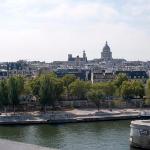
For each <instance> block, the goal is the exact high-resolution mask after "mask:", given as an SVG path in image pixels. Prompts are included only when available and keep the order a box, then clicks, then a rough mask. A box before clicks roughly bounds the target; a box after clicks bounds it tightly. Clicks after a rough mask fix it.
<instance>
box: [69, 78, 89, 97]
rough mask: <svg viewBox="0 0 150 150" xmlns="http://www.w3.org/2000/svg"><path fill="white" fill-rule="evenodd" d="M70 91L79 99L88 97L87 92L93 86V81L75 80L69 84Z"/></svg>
mask: <svg viewBox="0 0 150 150" xmlns="http://www.w3.org/2000/svg"><path fill="white" fill-rule="evenodd" d="M69 88H70V92H71V94H72V95H73V96H75V97H77V99H87V92H88V91H89V90H90V88H91V83H89V82H85V81H81V80H75V81H74V82H72V83H71V84H70V86H69Z"/></svg>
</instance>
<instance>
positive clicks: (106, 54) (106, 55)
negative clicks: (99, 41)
mask: <svg viewBox="0 0 150 150" xmlns="http://www.w3.org/2000/svg"><path fill="white" fill-rule="evenodd" d="M101 59H102V60H105V61H109V60H112V52H111V51H110V47H109V46H108V43H107V41H106V44H105V46H104V48H103V51H102V52H101Z"/></svg>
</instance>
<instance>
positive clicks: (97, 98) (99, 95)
mask: <svg viewBox="0 0 150 150" xmlns="http://www.w3.org/2000/svg"><path fill="white" fill-rule="evenodd" d="M87 97H88V100H91V101H92V102H93V103H94V104H95V105H96V107H97V109H98V111H99V109H100V106H101V105H102V101H103V100H104V93H103V91H102V90H93V89H92V90H90V91H89V92H88V93H87Z"/></svg>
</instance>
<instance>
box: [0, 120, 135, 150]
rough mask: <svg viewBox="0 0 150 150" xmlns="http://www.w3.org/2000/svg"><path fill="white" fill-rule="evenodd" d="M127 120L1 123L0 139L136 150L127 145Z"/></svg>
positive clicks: (77, 149)
mask: <svg viewBox="0 0 150 150" xmlns="http://www.w3.org/2000/svg"><path fill="white" fill-rule="evenodd" d="M129 125H130V121H108V122H95V123H76V124H62V125H34V126H0V138H4V139H11V140H15V141H20V142H25V143H32V144H36V145H41V146H47V147H50V148H55V149H61V150H136V149H133V148H132V149H131V148H130V146H129V133H130V127H129Z"/></svg>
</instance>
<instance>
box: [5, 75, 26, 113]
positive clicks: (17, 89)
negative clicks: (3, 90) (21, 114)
mask: <svg viewBox="0 0 150 150" xmlns="http://www.w3.org/2000/svg"><path fill="white" fill-rule="evenodd" d="M23 90H24V79H23V78H22V77H17V76H16V77H10V78H9V79H8V99H9V101H10V104H12V105H13V109H14V113H15V106H16V105H18V104H19V102H20V100H19V96H20V95H21V94H22V92H23Z"/></svg>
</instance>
